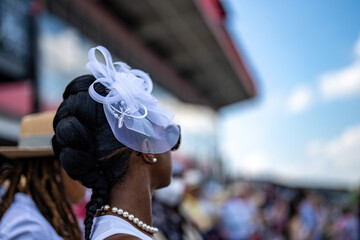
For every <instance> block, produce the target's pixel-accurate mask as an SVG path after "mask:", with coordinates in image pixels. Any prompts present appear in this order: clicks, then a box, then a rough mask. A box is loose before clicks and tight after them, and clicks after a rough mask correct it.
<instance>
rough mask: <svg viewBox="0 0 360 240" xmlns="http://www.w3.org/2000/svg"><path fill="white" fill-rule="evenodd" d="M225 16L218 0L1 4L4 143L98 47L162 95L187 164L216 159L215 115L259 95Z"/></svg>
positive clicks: (0, 133) (50, 105)
mask: <svg viewBox="0 0 360 240" xmlns="http://www.w3.org/2000/svg"><path fill="white" fill-rule="evenodd" d="M225 17H226V14H225V11H224V9H223V8H222V6H221V3H220V1H219V0H211V1H207V0H177V1H160V0H156V1H154V0H152V1H149V0H136V1H114V0H104V1H86V0H71V1H70V0H65V1H56V0H46V1H40V0H32V1H30V0H28V1H22V0H4V1H1V3H0V19H1V20H0V79H1V80H0V125H1V128H0V129H1V130H0V143H1V145H11V144H15V142H16V139H17V134H18V121H19V118H20V117H21V116H23V115H25V114H28V113H30V112H36V111H43V110H46V109H54V108H56V107H57V106H58V103H59V101H60V100H61V93H62V91H63V89H64V87H65V86H66V84H67V83H68V82H69V81H70V80H71V79H73V78H74V77H76V76H77V75H80V74H84V73H86V72H85V69H84V66H85V63H86V58H87V56H86V54H87V50H88V49H89V48H90V47H91V46H94V45H98V44H99V45H104V46H106V47H107V48H108V49H109V50H110V52H112V53H113V54H114V55H116V56H117V57H118V58H119V59H122V60H124V61H125V62H127V63H128V64H129V65H130V66H132V67H135V68H140V69H144V70H145V71H146V72H149V73H150V75H151V76H152V78H153V80H154V82H155V83H156V84H157V85H158V86H159V87H157V88H156V90H157V91H158V95H159V97H160V98H161V97H165V96H168V98H167V99H168V101H166V102H167V104H168V105H169V104H171V105H172V106H168V107H169V108H170V109H172V110H173V109H174V110H175V115H177V116H179V119H177V120H178V121H179V123H180V124H181V125H182V126H183V129H184V133H185V134H184V145H185V146H183V148H184V152H186V153H187V154H186V155H187V157H190V158H192V159H199V160H200V156H201V159H207V161H209V160H210V162H214V161H218V160H219V159H218V158H219V156H218V153H217V149H216V144H215V142H216V130H215V126H216V117H217V116H216V110H217V109H219V108H220V107H223V106H226V105H229V104H232V103H235V102H239V101H242V100H245V99H248V98H252V97H254V96H255V95H256V91H255V86H254V81H253V78H252V76H251V74H250V73H249V71H248V70H247V69H248V68H247V66H246V65H247V64H246V63H245V62H244V60H243V57H242V55H241V54H240V53H239V51H238V50H237V49H236V47H235V45H234V44H233V42H232V40H231V38H230V36H229V34H228V32H227V30H226V28H225V26H224V21H225ZM187 103H189V104H187ZM194 104H197V105H194ZM195 145H196V146H197V147H196V148H195ZM204 164H206V163H204ZM215 168H216V167H215Z"/></svg>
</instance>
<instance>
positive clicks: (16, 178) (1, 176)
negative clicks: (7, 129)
mask: <svg viewBox="0 0 360 240" xmlns="http://www.w3.org/2000/svg"><path fill="white" fill-rule="evenodd" d="M54 115H55V112H46V113H39V114H31V115H28V116H25V117H24V118H23V119H22V121H21V126H20V141H19V145H18V146H16V147H0V169H1V173H0V196H1V199H0V239H2V240H7V239H24V240H25V239H26V240H28V239H55V240H56V239H69V240H75V239H81V238H82V233H81V231H80V229H79V226H78V224H77V220H76V217H75V215H74V213H73V211H72V208H71V205H70V204H72V203H79V202H80V201H81V199H82V197H83V196H84V194H85V188H84V187H83V186H82V185H81V184H79V183H78V182H76V181H74V180H72V179H70V178H69V176H68V175H67V174H66V172H65V170H64V169H63V168H62V167H61V165H60V164H59V161H58V160H56V159H55V158H54V153H53V151H52V148H51V137H52V135H53V130H52V121H53V119H54Z"/></svg>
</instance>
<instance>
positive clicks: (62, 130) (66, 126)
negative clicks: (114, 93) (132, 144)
mask: <svg viewBox="0 0 360 240" xmlns="http://www.w3.org/2000/svg"><path fill="white" fill-rule="evenodd" d="M94 81H95V78H94V77H93V76H91V75H85V76H80V77H78V78H76V79H74V80H73V81H72V82H71V83H70V84H69V85H68V86H67V88H66V90H65V92H64V94H63V98H64V101H63V102H62V103H61V105H60V107H59V109H58V111H57V113H56V115H55V118H54V124H53V127H54V131H55V135H54V137H53V139H52V144H53V149H54V152H55V156H56V157H58V159H59V160H60V163H61V165H62V166H63V168H64V169H65V170H66V172H67V173H68V175H69V176H70V177H71V178H73V179H74V180H77V181H80V182H81V183H82V184H83V185H84V186H85V187H87V188H92V192H93V193H92V196H91V200H90V202H89V203H88V204H87V206H86V218H85V221H84V224H85V238H86V239H89V238H90V233H91V226H92V222H93V218H94V215H95V213H96V210H97V209H98V208H100V206H102V205H104V204H105V203H106V202H107V201H108V197H109V193H110V189H111V187H112V186H113V185H114V184H115V183H117V182H119V181H121V179H122V177H123V176H124V175H125V174H126V171H127V169H128V160H129V157H130V154H131V152H132V150H130V149H129V148H127V147H125V146H124V145H122V144H121V143H120V142H119V141H117V140H116V138H115V137H114V135H113V133H112V131H111V128H110V126H109V124H108V122H107V120H106V117H105V114H104V110H103V105H102V104H99V103H97V102H95V101H94V100H93V99H92V98H91V97H90V95H89V93H88V88H89V86H90V85H91V84H92V83H93V82H94ZM95 87H96V88H97V92H99V93H102V94H104V95H105V94H106V89H105V87H104V86H102V85H100V84H99V85H97V86H95ZM119 150H120V151H119Z"/></svg>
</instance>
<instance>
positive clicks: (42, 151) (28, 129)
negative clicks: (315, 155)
mask: <svg viewBox="0 0 360 240" xmlns="http://www.w3.org/2000/svg"><path fill="white" fill-rule="evenodd" d="M54 116H55V111H51V112H44V113H36V114H31V115H27V116H25V117H23V119H22V120H21V125H20V136H19V142H18V146H11V147H0V154H1V155H3V156H5V157H7V158H11V159H16V158H33V157H50V156H54V152H53V150H52V147H51V138H52V136H53V135H54V130H53V127H52V123H53V119H54Z"/></svg>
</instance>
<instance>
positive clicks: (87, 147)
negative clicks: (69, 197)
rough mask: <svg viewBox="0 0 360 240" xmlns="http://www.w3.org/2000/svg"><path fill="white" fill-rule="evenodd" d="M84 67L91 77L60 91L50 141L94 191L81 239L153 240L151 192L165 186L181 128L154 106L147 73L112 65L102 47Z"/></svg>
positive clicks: (68, 167) (75, 175)
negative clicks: (60, 100) (53, 131)
mask: <svg viewBox="0 0 360 240" xmlns="http://www.w3.org/2000/svg"><path fill="white" fill-rule="evenodd" d="M96 51H99V52H100V54H102V55H103V57H104V59H105V64H104V63H102V62H100V61H98V60H97V58H96V55H95V53H96ZM87 69H88V70H90V71H91V72H92V74H93V75H84V76H80V77H78V78H76V79H74V80H73V81H72V82H71V83H70V84H69V85H68V86H67V88H66V89H65V92H64V94H63V98H64V101H63V102H62V104H61V105H60V107H59V109H58V111H57V114H56V116H55V119H54V130H55V136H54V137H53V148H54V151H55V154H56V156H58V157H59V159H60V162H61V164H62V166H63V167H64V169H65V170H66V171H67V173H68V174H69V176H70V177H71V178H73V179H75V180H78V181H80V182H81V183H82V184H83V185H84V186H85V187H87V188H91V189H92V196H91V200H90V201H89V203H88V204H87V206H86V218H85V220H84V225H85V239H94V240H100V239H101V240H102V239H143V240H151V239H153V238H154V233H156V232H157V231H158V229H157V228H156V227H154V226H152V213H151V199H152V195H153V193H154V191H155V189H158V188H162V187H165V186H167V185H169V184H170V181H171V172H172V160H171V150H176V149H177V148H178V147H179V144H180V128H179V126H177V125H175V124H173V121H172V119H173V115H172V114H171V113H170V112H168V111H166V110H165V109H162V108H160V107H158V106H157V103H158V102H157V99H156V98H155V97H154V96H153V95H151V91H152V88H153V84H152V80H151V78H150V77H149V75H148V74H146V73H145V72H143V71H141V70H138V69H131V68H130V67H129V66H128V65H126V64H125V63H123V62H115V63H113V62H112V58H111V55H110V53H109V52H108V51H107V49H106V48H104V47H101V46H98V47H96V48H92V49H90V51H89V62H88V64H87ZM94 218H95V221H94ZM93 223H94V224H93Z"/></svg>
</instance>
